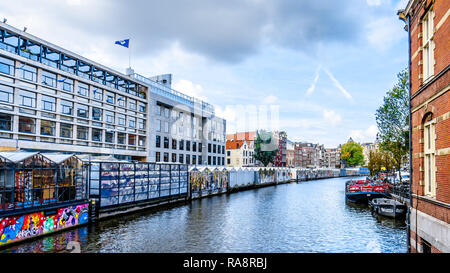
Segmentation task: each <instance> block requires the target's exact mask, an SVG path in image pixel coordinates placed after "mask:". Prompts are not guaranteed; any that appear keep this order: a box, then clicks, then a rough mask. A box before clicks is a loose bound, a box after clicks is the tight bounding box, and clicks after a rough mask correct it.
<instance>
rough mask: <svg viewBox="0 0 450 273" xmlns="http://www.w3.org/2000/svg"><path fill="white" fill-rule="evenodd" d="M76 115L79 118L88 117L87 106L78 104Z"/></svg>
mask: <svg viewBox="0 0 450 273" xmlns="http://www.w3.org/2000/svg"><path fill="white" fill-rule="evenodd" d="M77 116H78V117H80V118H89V106H87V105H83V104H78V105H77Z"/></svg>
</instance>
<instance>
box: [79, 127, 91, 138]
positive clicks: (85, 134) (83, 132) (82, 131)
mask: <svg viewBox="0 0 450 273" xmlns="http://www.w3.org/2000/svg"><path fill="white" fill-rule="evenodd" d="M88 134H89V128H88V127H83V126H77V138H78V139H88Z"/></svg>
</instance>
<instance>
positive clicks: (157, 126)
mask: <svg viewBox="0 0 450 273" xmlns="http://www.w3.org/2000/svg"><path fill="white" fill-rule="evenodd" d="M156 132H161V121H160V120H159V119H157V120H156Z"/></svg>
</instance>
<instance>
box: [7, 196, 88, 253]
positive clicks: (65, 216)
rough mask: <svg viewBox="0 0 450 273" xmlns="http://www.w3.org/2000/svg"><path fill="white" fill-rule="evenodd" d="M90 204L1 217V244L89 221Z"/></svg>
mask: <svg viewBox="0 0 450 273" xmlns="http://www.w3.org/2000/svg"><path fill="white" fill-rule="evenodd" d="M88 212H89V204H82V205H76V206H70V207H63V208H59V209H58V212H57V213H56V214H54V215H46V214H45V213H44V212H42V211H40V212H34V213H29V214H24V215H17V216H10V217H0V246H1V245H4V244H8V243H12V242H16V241H20V240H23V239H26V238H29V237H34V236H37V235H42V234H45V233H49V232H53V231H56V230H61V229H64V228H68V227H72V226H75V225H81V224H85V223H87V222H88V219H89V216H88V215H89V213H88Z"/></svg>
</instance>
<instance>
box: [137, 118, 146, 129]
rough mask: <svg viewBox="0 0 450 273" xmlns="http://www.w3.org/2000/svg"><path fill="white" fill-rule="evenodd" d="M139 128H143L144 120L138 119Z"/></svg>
mask: <svg viewBox="0 0 450 273" xmlns="http://www.w3.org/2000/svg"><path fill="white" fill-rule="evenodd" d="M138 126H139V130H145V121H144V120H142V119H138Z"/></svg>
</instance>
